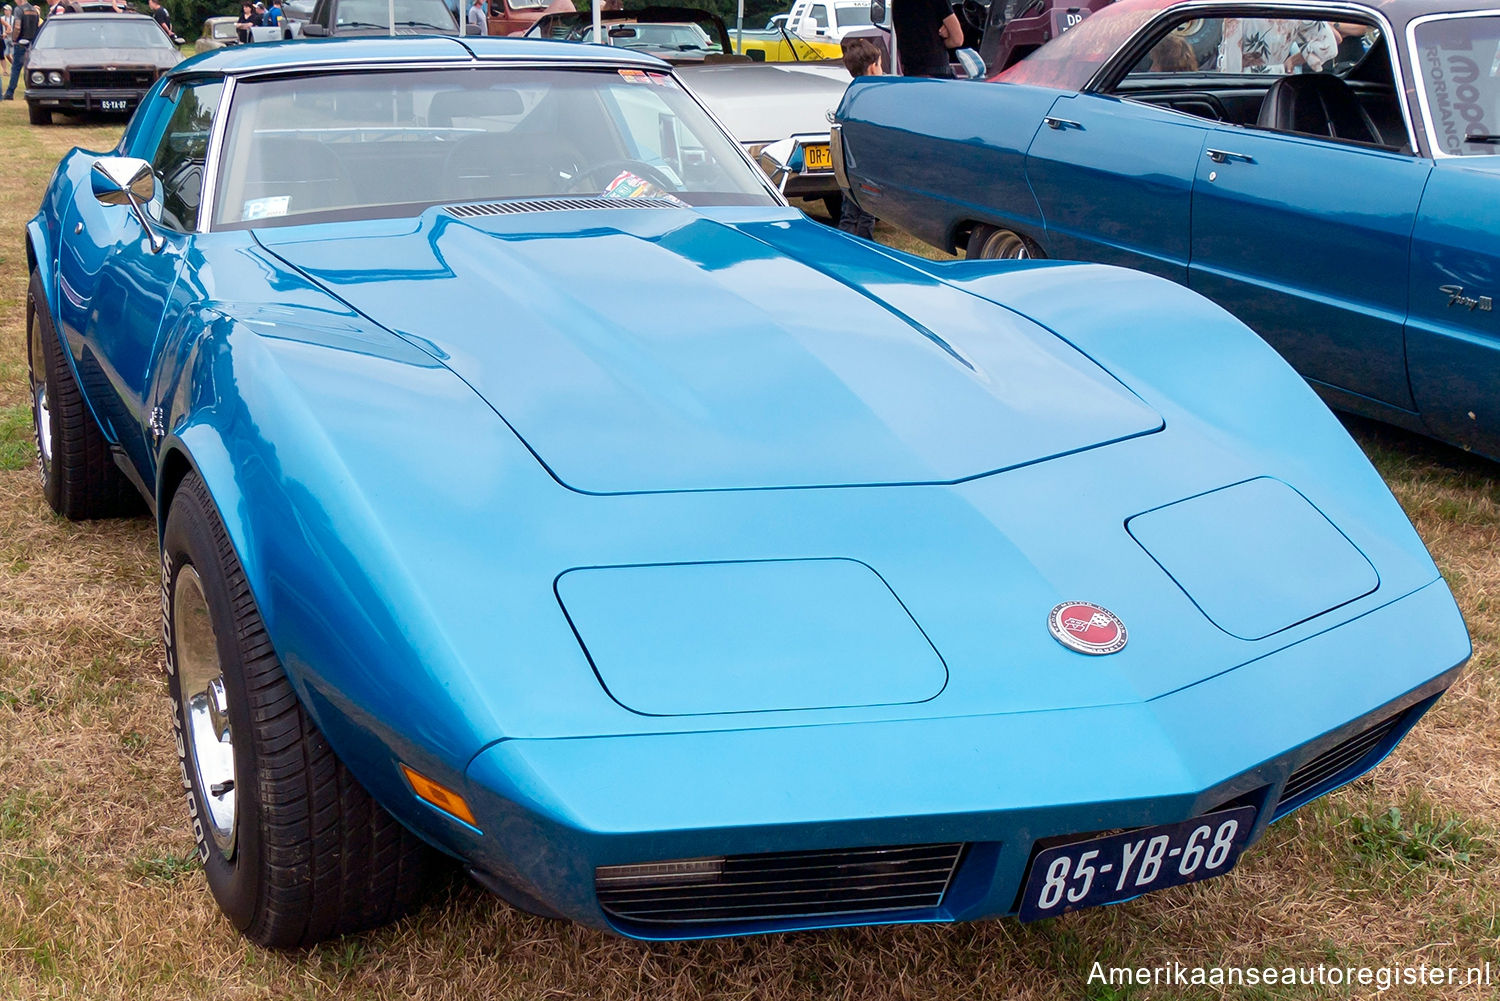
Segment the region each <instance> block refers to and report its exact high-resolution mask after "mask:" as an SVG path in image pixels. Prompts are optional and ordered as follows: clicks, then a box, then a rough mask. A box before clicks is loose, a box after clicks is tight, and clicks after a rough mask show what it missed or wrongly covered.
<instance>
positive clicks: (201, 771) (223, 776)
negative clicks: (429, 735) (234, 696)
mask: <svg viewBox="0 0 1500 1001" xmlns="http://www.w3.org/2000/svg"><path fill="white" fill-rule="evenodd" d="M172 641H173V647H174V649H175V654H176V664H175V667H176V670H177V676H178V684H179V686H180V691H181V692H182V717H183V718H182V722H183V726H184V728H185V729H186V731H187V733H186V736H187V741H186V742H187V752H188V760H189V761H190V762H191V763H192V768H193V772H194V777H195V778H196V779H197V780H198V781H197V785H198V790H199V793H200V794H201V796H202V802H203V807H204V812H205V813H206V814H207V816H206V817H205V818H204V819H205V821H207V827H208V831H209V834H210V835H211V836H212V837H213V839H214V845H215V846H216V847H217V848H218V849H219V851H220V852H221V853H222V854H223V856H224V857H225V858H226V859H227V858H232V857H233V856H234V842H235V823H234V821H235V812H236V811H235V807H236V804H237V802H238V799H237V795H236V793H235V788H234V780H235V774H234V735H233V733H232V731H231V729H230V726H229V695H228V693H227V692H225V690H224V672H223V669H222V668H221V667H220V663H219V643H218V639H217V638H216V637H215V636H214V624H213V619H212V618H211V616H210V615H209V611H208V599H207V598H205V597H204V595H203V581H202V580H201V579H200V578H199V577H198V571H197V570H195V569H193V567H192V566H191V565H188V566H184V567H183V568H182V569H181V570H180V571H178V573H177V579H176V582H175V583H174V585H173V589H172Z"/></svg>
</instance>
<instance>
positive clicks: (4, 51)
mask: <svg viewBox="0 0 1500 1001" xmlns="http://www.w3.org/2000/svg"><path fill="white" fill-rule="evenodd" d="M15 26H16V19H15V17H14V16H13V15H12V14H11V6H10V4H6V5H5V9H4V12H3V13H0V67H8V64H9V63H10V49H11V45H12V42H11V37H10V33H11V31H12V30H13V29H14V28H15Z"/></svg>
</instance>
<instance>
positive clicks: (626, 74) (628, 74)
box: [619, 70, 651, 83]
mask: <svg viewBox="0 0 1500 1001" xmlns="http://www.w3.org/2000/svg"><path fill="white" fill-rule="evenodd" d="M619 74H620V79H621V80H624V81H625V82H626V83H650V82H651V74H649V73H647V72H646V71H645V70H620V71H619Z"/></svg>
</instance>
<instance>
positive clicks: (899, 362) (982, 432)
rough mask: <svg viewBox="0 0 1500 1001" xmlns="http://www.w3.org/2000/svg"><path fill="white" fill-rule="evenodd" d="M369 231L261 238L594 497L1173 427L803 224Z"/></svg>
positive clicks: (598, 218)
mask: <svg viewBox="0 0 1500 1001" xmlns="http://www.w3.org/2000/svg"><path fill="white" fill-rule="evenodd" d="M734 218H737V219H738V222H736V223H731V222H728V221H725V220H727V219H734ZM361 225H362V229H360V230H358V231H356V230H352V229H350V228H348V227H341V228H340V236H339V238H336V239H318V238H316V237H315V234H319V233H320V232H321V233H326V232H327V231H326V230H321V231H320V230H316V229H313V228H310V227H296V228H285V229H273V230H263V231H261V232H260V233H258V234H257V238H258V239H259V240H261V242H262V243H264V244H265V245H266V246H267V247H268V248H269V249H271V250H273V252H274V253H276V254H277V255H279V256H280V257H281V258H282V259H283V260H284V261H286V262H288V263H290V264H291V265H293V266H295V267H297V268H298V269H300V270H302V271H303V272H304V273H306V274H307V275H309V276H310V277H311V278H312V279H313V280H315V281H317V282H319V283H321V284H322V285H323V286H324V287H325V288H327V289H328V290H329V291H330V292H332V293H333V294H334V295H337V296H339V297H340V298H342V299H344V300H345V301H347V302H348V303H350V304H351V305H352V306H353V307H354V308H355V309H358V310H360V311H361V312H363V313H364V314H365V315H367V316H369V317H370V318H372V319H373V320H375V321H376V322H378V323H381V324H383V325H384V326H386V327H387V328H389V329H391V330H394V331H396V332H397V333H399V334H401V335H403V336H405V337H408V338H409V339H411V340H413V341H414V342H416V343H418V344H420V345H422V346H424V347H425V348H426V349H427V350H428V351H430V352H431V353H432V354H434V355H435V356H436V357H438V358H439V359H441V360H442V361H443V362H444V363H445V364H446V365H448V366H449V367H450V368H451V369H453V370H454V371H455V372H456V373H457V374H458V375H459V376H461V377H462V378H463V379H464V380H465V381H466V382H468V383H469V385H471V386H472V387H473V388H474V389H475V390H476V391H477V392H478V393H479V394H480V395H482V396H483V397H484V398H485V400H487V401H488V402H489V404H490V405H491V406H492V407H493V408H494V409H495V411H496V412H498V413H499V414H500V415H501V416H502V417H503V418H504V419H505V421H506V422H507V423H508V424H509V425H510V426H511V427H512V428H513V429H514V430H515V432H516V434H517V435H519V437H520V438H521V439H522V440H523V441H524V442H525V443H526V445H527V446H528V447H529V448H530V449H531V451H532V452H533V453H534V454H535V455H536V457H537V458H538V459H539V460H540V461H541V462H542V463H543V464H544V465H545V466H546V467H547V468H548V470H549V471H550V472H551V473H552V475H553V476H555V477H556V478H557V479H558V480H559V481H561V482H562V483H564V484H565V485H567V486H569V487H571V488H573V489H575V490H579V491H584V492H590V493H634V492H650V491H677V490H723V489H748V488H769V487H808V486H838V485H854V484H863V485H876V484H903V483H906V484H909V483H942V482H953V481H957V480H962V479H966V478H970V477H974V476H980V475H983V474H986V473H990V472H994V471H997V470H1002V469H1006V468H1009V467H1014V466H1019V465H1024V464H1027V463H1032V462H1036V461H1038V460H1042V459H1046V458H1048V457H1051V456H1056V455H1062V454H1066V453H1070V452H1076V451H1079V450H1081V449H1086V448H1090V447H1093V446H1096V445H1099V444H1103V443H1107V442H1111V441H1117V440H1120V439H1123V438H1128V437H1133V436H1136V435H1141V434H1146V433H1150V432H1152V431H1154V430H1157V429H1159V428H1160V427H1161V426H1162V419H1161V417H1160V416H1159V415H1158V414H1157V413H1156V412H1155V411H1154V410H1152V409H1151V408H1150V407H1148V406H1147V405H1146V404H1145V403H1143V402H1142V401H1141V400H1140V399H1139V398H1138V397H1136V396H1135V394H1134V393H1132V392H1131V391H1130V390H1129V389H1127V388H1126V387H1125V386H1123V385H1121V384H1120V383H1119V382H1118V381H1117V380H1115V379H1114V378H1113V377H1112V376H1111V375H1110V374H1109V373H1108V372H1105V371H1104V370H1103V369H1101V368H1100V367H1099V366H1098V365H1096V364H1095V363H1094V362H1093V361H1091V360H1090V359H1089V358H1088V357H1086V356H1084V355H1083V354H1081V353H1080V352H1078V351H1077V350H1075V349H1074V348H1073V347H1071V346H1070V345H1068V344H1067V343H1065V342H1064V341H1062V340H1061V339H1059V338H1057V337H1056V336H1054V335H1053V334H1051V333H1050V332H1048V331H1047V330H1046V329H1044V328H1042V327H1040V326H1038V325H1036V324H1034V323H1032V322H1030V321H1028V320H1026V319H1024V318H1023V317H1020V316H1018V315H1016V314H1014V313H1012V312H1010V311H1009V310H1006V309H1003V308H1000V307H998V306H996V305H994V304H993V303H990V302H986V301H984V300H982V299H979V298H977V297H975V296H972V295H970V294H968V293H966V292H962V291H960V290H958V289H955V288H953V287H951V286H949V285H947V284H944V283H942V282H939V281H937V280H935V279H933V278H932V277H931V276H929V275H927V274H925V273H924V272H922V271H919V270H917V269H915V268H913V267H911V266H908V265H906V264H904V263H902V262H901V261H899V260H897V259H895V258H892V257H891V256H889V255H887V254H884V253H881V252H880V251H878V250H876V249H875V248H873V247H868V246H866V245H864V244H861V243H857V242H855V241H852V240H845V239H842V238H840V237H839V234H836V233H832V232H829V231H826V229H825V228H823V227H820V226H818V225H817V224H814V223H810V222H804V221H801V219H800V218H793V217H791V216H790V215H788V214H787V213H786V212H785V210H774V211H773V212H769V213H768V212H767V211H765V210H754V211H747V210H724V211H722V212H721V213H720V218H719V219H711V218H708V217H706V216H704V215H702V214H699V213H697V212H694V211H691V210H687V209H640V208H636V209H604V210H600V209H594V210H587V211H545V212H534V213H521V214H514V215H501V216H489V217H479V218H472V219H467V220H459V219H456V218H454V217H452V216H450V215H448V214H447V213H446V212H444V211H442V210H439V209H434V210H429V211H428V212H427V213H426V214H424V216H423V217H422V218H421V219H420V220H418V221H416V222H415V223H413V222H412V221H404V222H401V223H399V224H398V223H394V222H372V223H369V224H361ZM799 241H801V243H805V244H806V246H802V245H801V243H799ZM811 262H819V263H811ZM440 433H444V434H451V435H460V436H461V435H463V434H464V433H465V429H463V428H445V429H441V430H440Z"/></svg>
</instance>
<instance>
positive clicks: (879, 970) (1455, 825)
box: [0, 101, 1500, 1001]
mask: <svg viewBox="0 0 1500 1001" xmlns="http://www.w3.org/2000/svg"><path fill="white" fill-rule="evenodd" d="M25 122H26V115H25V105H24V103H23V102H21V101H15V102H12V103H6V104H0V150H3V151H4V157H3V160H0V167H3V169H4V175H3V178H0V234H3V237H0V1001H31V999H37V998H70V999H78V998H83V999H120V1001H153V999H185V998H192V999H199V998H204V999H207V998H213V999H215V1001H239V999H252V998H254V999H259V998H265V999H274V1001H284V999H285V1001H290V999H298V998H330V997H338V998H351V999H365V998H392V999H394V998H414V999H453V1001H480V999H521V998H527V999H529V998H560V997H579V998H599V999H624V998H652V999H697V998H757V999H759V998H764V999H767V1001H784V999H785V1001H791V999H804V998H830V999H831V998H839V999H856V998H857V999H866V998H868V999H883V998H900V999H942V1001H958V999H975V998H995V999H1066V1001H1074V999H1080V998H1094V999H1105V998H1220V997H1232V998H1265V999H1283V998H1286V999H1302V998H1322V997H1329V998H1346V997H1358V998H1364V997H1374V996H1376V994H1377V991H1376V989H1375V988H1374V987H1357V986H1356V987H1355V988H1352V989H1351V988H1349V987H1347V986H1321V987H1319V986H1313V987H1304V986H1296V987H1283V986H1276V987H1259V988H1250V987H1232V988H1217V987H1196V988H1194V987H1179V986H1157V987H1149V988H1120V987H1109V986H1107V985H1104V984H1100V983H1090V982H1089V973H1090V971H1091V969H1092V967H1093V964H1094V963H1095V962H1096V961H1098V962H1101V963H1103V964H1104V965H1105V966H1111V965H1115V966H1120V965H1127V964H1128V965H1132V966H1137V965H1147V966H1153V965H1159V964H1170V963H1174V962H1180V963H1184V964H1187V965H1188V966H1194V965H1215V964H1225V965H1233V964H1243V965H1253V966H1277V967H1281V966H1287V965H1299V966H1300V965H1310V966H1313V967H1316V966H1317V965H1318V964H1326V965H1327V966H1341V967H1342V966H1351V965H1352V966H1359V965H1378V966H1389V965H1399V964H1419V963H1427V964H1436V965H1442V966H1453V967H1463V968H1467V967H1470V966H1475V965H1479V964H1483V963H1485V962H1489V963H1492V964H1493V966H1494V975H1495V979H1496V981H1497V982H1500V835H1497V832H1500V781H1497V776H1500V561H1497V551H1500V467H1497V466H1492V465H1489V464H1486V463H1483V462H1479V461H1476V460H1473V459H1470V458H1468V457H1466V456H1464V455H1462V454H1460V453H1458V452H1455V451H1453V450H1450V449H1446V448H1442V447H1439V446H1436V445H1432V444H1430V443H1427V442H1424V441H1422V440H1419V439H1416V438H1412V437H1408V436H1404V435H1398V434H1396V433H1394V432H1391V431H1387V430H1383V429H1380V428H1376V427H1373V426H1371V425H1366V424H1356V425H1352V427H1351V429H1352V430H1353V432H1354V433H1355V435H1356V436H1357V437H1358V438H1359V440H1360V442H1361V443H1362V444H1363V445H1364V447H1365V448H1366V449H1367V450H1368V451H1369V453H1370V455H1371V457H1372V458H1373V459H1374V461H1375V462H1376V464H1377V465H1378V466H1379V467H1380V469H1381V471H1382V472H1383V473H1384V474H1385V476H1386V478H1387V480H1388V481H1389V482H1390V484H1391V486H1392V487H1393V488H1394V490H1395V492H1396V494H1397V496H1398V497H1399V498H1400V500H1401V503H1402V504H1403V505H1404V506H1405V508H1406V510H1407V512H1408V513H1409V514H1410V515H1411V517H1412V519H1413V520H1414V521H1415V522H1416V525H1417V527H1418V529H1419V530H1420V531H1421V533H1422V535H1423V537H1424V538H1425V539H1426V540H1427V543H1428V545H1429V546H1430V547H1431V548H1432V551H1433V553H1434V555H1435V556H1436V557H1437V561H1438V563H1439V565H1440V566H1441V567H1442V569H1443V571H1444V573H1445V574H1446V575H1447V577H1448V580H1449V582H1450V583H1451V584H1452V585H1453V588H1454V590H1455V591H1456V593H1457V595H1458V599H1459V602H1460V604H1461V605H1462V606H1463V610H1464V613H1465V615H1466V616H1467V619H1468V623H1469V627H1470V629H1471V630H1472V633H1473V636H1474V644H1475V656H1474V659H1473V661H1472V662H1471V664H1470V667H1469V669H1468V671H1467V673H1466V674H1465V675H1464V676H1463V677H1462V679H1461V680H1460V681H1459V683H1458V684H1457V686H1456V687H1455V689H1454V690H1453V691H1452V692H1451V693H1450V694H1449V696H1448V697H1447V698H1446V699H1444V700H1443V701H1442V702H1441V703H1440V704H1439V705H1438V707H1437V708H1436V709H1435V710H1434V711H1433V712H1432V713H1431V714H1430V715H1429V716H1428V717H1427V719H1426V720H1424V722H1423V723H1422V724H1421V726H1420V727H1419V728H1418V729H1417V731H1416V732H1415V733H1414V734H1413V735H1412V736H1411V737H1410V738H1409V739H1408V740H1407V741H1406V742H1405V743H1404V744H1403V745H1402V747H1401V748H1400V749H1399V750H1398V751H1397V753H1396V754H1395V755H1394V756H1393V757H1392V758H1391V759H1389V760H1388V761H1387V762H1386V764H1385V765H1384V766H1383V767H1381V768H1379V769H1377V770H1376V771H1375V772H1374V773H1373V774H1372V775H1370V776H1367V777H1366V778H1364V779H1362V780H1360V781H1359V782H1357V783H1355V784H1354V785H1352V786H1351V787H1349V788H1347V789H1345V790H1344V791H1342V792H1340V793H1338V794H1337V795H1335V796H1333V797H1331V798H1328V799H1326V800H1324V801H1322V802H1320V803H1318V804H1316V805H1314V806H1312V807H1310V808H1308V809H1305V810H1302V811H1301V812H1299V813H1297V814H1294V815H1293V816H1292V817H1290V818H1288V819H1287V820H1284V821H1283V822H1281V823H1280V824H1278V825H1277V826H1276V827H1275V828H1274V829H1273V830H1272V831H1271V833H1270V834H1269V835H1268V836H1267V837H1266V838H1265V839H1264V841H1263V842H1262V843H1261V844H1260V845H1258V846H1257V847H1255V848H1254V849H1252V850H1251V851H1250V852H1249V853H1247V855H1246V856H1245V857H1244V859H1243V861H1242V862H1241V863H1240V865H1239V867H1238V868H1237V869H1236V870H1235V871H1234V872H1233V873H1231V874H1230V875H1228V876H1226V877H1224V878H1221V879H1216V880H1213V881H1211V882H1208V883H1204V884H1200V885H1196V886H1190V887H1184V888H1179V889H1175V890H1168V891H1165V892H1162V893H1159V894H1156V895H1152V896H1149V897H1146V898H1142V899H1140V900H1137V901H1135V902H1132V903H1128V904H1125V905H1122V906H1119V907H1112V908H1106V909H1103V910H1096V911H1090V912H1085V913H1082V914H1076V915H1072V916H1069V917H1066V918H1062V919H1058V920H1054V921H1048V922H1042V923H1040V924H1037V925H1030V926H1024V927H1023V926H1021V925H1018V924H1016V923H1014V922H1012V921H994V922H988V923H984V924H978V925H967V926H925V927H894V928H878V929H863V930H854V931H837V932H829V933H807V934H796V935H772V936H765V937H759V938H746V939H737V940H729V941H716V942H706V943H685V944H667V945H649V944H641V943H636V942H628V941H622V940H618V939H614V938H611V937H608V936H605V935H602V934H599V933H597V932H594V931H590V930H586V929H583V928H579V927H575V926H572V925H569V924H564V923H559V922H552V921H546V920H542V919H540V918H535V917H530V916H527V915H524V914H521V913H519V912H516V911H514V910H511V909H509V908H507V907H506V906H505V905H504V904H502V903H501V902H499V901H498V900H496V899H494V898H492V897H490V896H487V895H486V894H485V893H483V892H482V891H480V890H478V889H477V888H476V887H474V886H472V885H468V884H466V883H464V882H462V881H458V880H455V881H453V882H452V883H450V884H447V885H443V886H438V887H434V889H433V893H432V898H431V901H430V903H429V904H428V905H427V906H426V907H425V908H424V909H423V910H421V911H420V912H419V913H417V914H416V915H415V916H413V917H412V918H409V919H408V920H406V921H404V922H402V923H400V924H399V925H396V926H394V927H391V928H387V929H384V930H380V931H377V932H374V933H370V934H366V935H361V936H358V937H352V938H349V939H346V940H344V941H339V942H334V943H332V944H328V945H325V946H322V947H320V948H316V949H312V950H309V951H306V952H300V953H295V954H274V953H268V952H264V951H261V950H259V949H256V948H254V947H251V946H248V945H247V944H246V943H245V942H244V941H242V940H241V939H239V938H238V937H237V936H236V934H235V933H234V931H233V930H232V929H231V928H230V926H229V925H228V924H227V923H226V922H225V921H223V920H222V919H221V918H220V917H219V915H218V914H217V912H216V911H215V909H214V906H213V904H212V902H211V900H210V898H209V896H208V893H207V891H206V888H205V885H204V880H203V875H202V872H201V870H200V868H199V866H198V864H197V861H196V858H195V856H194V852H193V844H192V840H191V837H190V835H189V831H188V827H187V824H186V823H185V822H184V821H185V809H184V807H183V804H182V802H181V796H180V793H179V791H178V789H179V785H178V779H177V775H176V771H177V765H176V762H175V759H174V755H173V751H172V747H171V743H170V741H171V737H170V728H169V725H168V708H167V699H166V690H165V684H164V680H163V677H162V671H161V665H162V651H161V647H160V642H159V628H158V625H157V591H156V588H157V583H156V550H155V535H154V532H153V528H152V525H151V524H150V523H149V522H148V521H146V520H144V519H140V520H134V521H125V522H104V523H97V524H84V525H75V524H70V523H68V522H65V521H62V520H60V519H58V518H56V517H54V516H53V515H52V513H51V512H50V511H49V510H48V508H47V506H46V504H45V503H44V502H43V500H42V495H41V492H40V490H39V489H38V483H37V473H36V468H35V462H34V459H33V456H32V444H31V433H32V432H31V422H30V416H29V411H28V405H27V398H26V392H27V390H26V367H25V360H24V337H25V329H24V315H23V307H24V296H25V290H26V270H25V256H24V251H23V244H22V229H23V226H24V223H25V221H26V219H27V218H29V217H30V216H31V215H32V213H33V212H34V211H35V210H36V206H37V203H38V201H39V198H40V196H41V193H42V190H43V187H44V185H45V184H46V181H47V178H48V177H49V175H50V173H51V170H52V167H53V165H54V164H55V163H56V161H57V160H58V158H59V157H60V156H61V155H62V153H63V152H64V151H65V150H66V149H67V148H68V147H69V146H71V145H74V144H81V145H85V146H89V147H92V148H101V147H106V146H109V145H110V144H112V143H113V142H114V140H115V137H116V136H117V135H118V132H119V126H118V124H115V125H93V126H88V127H81V126H76V125H73V124H63V125H59V126H55V127H52V128H45V129H33V128H30V127H28V126H27V125H26V124H25ZM1381 996H1383V997H1390V998H1401V999H1407V998H1434V999H1436V998H1443V999H1447V998H1481V997H1500V987H1495V986H1491V987H1484V986H1469V987H1463V988H1455V987H1448V986H1428V987H1420V986H1417V987H1401V988H1399V989H1396V990H1393V991H1391V992H1388V993H1386V994H1384V995H1381Z"/></svg>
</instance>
